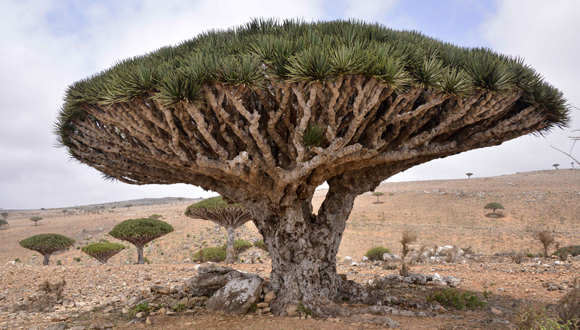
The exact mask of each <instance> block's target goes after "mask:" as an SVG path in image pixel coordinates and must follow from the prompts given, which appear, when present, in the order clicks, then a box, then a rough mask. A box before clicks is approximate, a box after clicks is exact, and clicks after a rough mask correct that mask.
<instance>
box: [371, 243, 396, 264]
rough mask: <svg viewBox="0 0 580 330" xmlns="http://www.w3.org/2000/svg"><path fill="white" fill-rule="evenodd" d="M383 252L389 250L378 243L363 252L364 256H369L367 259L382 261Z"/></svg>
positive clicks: (389, 251)
mask: <svg viewBox="0 0 580 330" xmlns="http://www.w3.org/2000/svg"><path fill="white" fill-rule="evenodd" d="M385 253H391V250H389V249H388V248H386V247H383V246H381V245H379V246H375V247H373V248H371V249H370V250H368V251H367V253H365V257H367V258H369V260H380V261H383V254H385Z"/></svg>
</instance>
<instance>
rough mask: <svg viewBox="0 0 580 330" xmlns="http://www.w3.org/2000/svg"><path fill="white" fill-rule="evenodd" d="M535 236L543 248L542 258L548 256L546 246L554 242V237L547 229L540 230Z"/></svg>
mask: <svg viewBox="0 0 580 330" xmlns="http://www.w3.org/2000/svg"><path fill="white" fill-rule="evenodd" d="M536 238H537V239H538V240H539V241H540V243H541V244H542V247H543V248H544V258H548V256H549V254H548V248H549V247H550V245H552V244H555V243H556V239H555V238H554V236H553V235H552V234H551V233H550V232H549V231H547V230H542V231H541V232H539V233H538V235H537V237H536Z"/></svg>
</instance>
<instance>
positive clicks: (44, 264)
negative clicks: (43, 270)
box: [42, 254, 50, 266]
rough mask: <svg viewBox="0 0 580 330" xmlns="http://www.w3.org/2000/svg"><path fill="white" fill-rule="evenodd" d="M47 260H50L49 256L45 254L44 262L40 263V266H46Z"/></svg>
mask: <svg viewBox="0 0 580 330" xmlns="http://www.w3.org/2000/svg"><path fill="white" fill-rule="evenodd" d="M49 260H50V254H45V255H44V260H43V261H42V265H43V266H48V262H49Z"/></svg>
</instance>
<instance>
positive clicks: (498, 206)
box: [483, 202, 505, 214]
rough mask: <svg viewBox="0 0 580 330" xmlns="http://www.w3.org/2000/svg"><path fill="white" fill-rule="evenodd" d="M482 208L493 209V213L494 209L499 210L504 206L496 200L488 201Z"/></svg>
mask: <svg viewBox="0 0 580 330" xmlns="http://www.w3.org/2000/svg"><path fill="white" fill-rule="evenodd" d="M483 208H484V209H486V210H493V214H495V210H498V209H499V210H503V209H505V207H503V205H501V204H500V203H496V202H493V203H489V204H487V205H486V206H484V207H483Z"/></svg>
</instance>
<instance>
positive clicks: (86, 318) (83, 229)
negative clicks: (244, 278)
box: [0, 170, 580, 329]
mask: <svg viewBox="0 0 580 330" xmlns="http://www.w3.org/2000/svg"><path fill="white" fill-rule="evenodd" d="M377 191H381V192H384V193H385V195H384V196H381V197H380V201H381V203H379V204H377V203H376V202H377V197H376V196H372V195H371V194H370V193H367V194H364V195H362V196H359V197H358V198H357V200H356V202H355V206H354V209H353V212H352V214H351V216H350V218H349V221H348V222H347V229H346V231H345V234H344V236H343V242H342V244H341V247H340V250H339V253H338V256H339V262H338V265H339V266H338V272H339V273H343V274H347V276H348V278H349V279H352V280H355V281H357V282H359V283H363V284H366V283H368V282H369V280H373V279H374V278H376V277H377V276H384V275H388V274H395V273H397V270H386V269H383V267H382V265H379V264H377V265H373V264H371V263H368V262H367V263H365V265H364V266H360V265H359V266H351V265H350V264H347V263H344V262H342V260H343V259H344V257H345V256H350V257H352V258H353V259H354V260H355V261H357V262H359V261H360V259H361V258H362V257H363V255H364V253H365V252H366V251H367V250H368V249H370V248H371V247H373V246H376V245H383V246H385V247H388V248H390V249H391V250H392V251H393V252H394V253H400V250H401V247H400V244H399V243H398V241H399V240H400V237H401V233H402V232H403V230H405V229H412V230H414V231H415V232H416V233H417V234H418V236H419V240H418V242H417V244H416V245H417V246H419V245H425V246H428V247H432V246H443V245H453V246H458V247H461V248H464V249H465V248H467V247H470V248H471V250H473V251H474V253H476V254H475V256H474V257H472V258H470V259H468V260H467V262H466V263H457V264H442V263H437V264H416V265H414V266H412V268H411V272H412V273H439V274H440V275H442V276H445V275H452V276H455V277H458V278H460V279H461V284H460V286H459V289H460V290H468V291H473V292H475V293H476V294H478V296H479V297H480V298H481V299H482V300H486V301H487V303H486V305H485V307H480V308H476V309H474V310H461V311H459V310H454V309H453V308H447V311H446V312H442V313H440V316H439V317H436V318H435V317H426V318H417V317H400V316H392V318H393V319H395V320H396V321H397V322H399V323H401V328H402V329H507V328H509V327H510V326H512V324H505V323H503V321H504V320H507V321H510V322H512V321H513V317H514V314H515V313H517V311H518V309H520V308H522V306H524V305H525V303H526V302H529V301H537V302H539V303H541V304H543V305H548V306H549V304H554V303H556V302H557V300H558V299H559V298H561V297H562V296H563V295H564V294H565V292H566V287H567V285H568V284H569V283H571V282H572V280H573V279H574V277H576V276H578V275H579V274H580V261H567V262H565V263H563V264H557V263H555V262H554V261H555V259H552V260H548V261H545V260H537V259H534V258H526V259H525V260H524V261H523V263H521V264H515V263H513V262H512V261H511V260H510V258H509V257H508V256H507V253H509V252H514V251H518V252H519V251H521V252H525V253H530V254H537V253H540V252H541V251H542V247H541V245H540V244H539V242H538V241H537V240H536V239H535V238H534V237H535V235H536V234H537V232H538V231H540V230H549V231H550V232H552V233H553V235H554V236H555V237H556V240H557V241H558V242H559V243H560V246H566V245H580V171H578V170H549V171H538V172H527V173H518V174H514V175H506V176H500V177H491V178H474V177H472V178H470V179H467V178H466V179H462V180H437V181H417V182H401V183H384V184H382V185H381V186H380V187H379V188H378V189H377ZM325 193H326V191H325V190H319V191H317V193H316V196H315V198H314V199H313V203H314V209H317V207H319V206H320V204H321V203H322V201H323V198H324V195H325ZM490 202H499V203H500V204H502V205H503V206H504V207H505V210H498V211H496V212H501V213H502V214H503V215H504V217H502V218H489V217H486V214H487V213H489V211H488V210H485V209H484V208H483V207H484V206H485V205H486V204H488V203H490ZM189 203H190V202H189V201H175V202H173V203H169V204H162V205H139V206H132V207H123V206H116V207H115V208H114V209H112V208H110V207H102V206H100V207H99V208H96V207H95V208H94V209H93V210H92V211H91V213H89V212H88V211H87V208H67V212H66V216H64V215H63V214H64V213H63V212H62V211H63V210H62V209H51V210H16V211H10V215H9V218H8V222H9V224H10V226H9V227H8V228H7V229H5V230H0V247H1V249H0V262H1V263H0V329H19V328H21V329H29V328H30V327H32V326H40V327H41V328H40V329H43V327H44V326H46V325H49V324H52V323H54V317H53V316H51V315H52V314H50V313H36V314H35V313H25V314H22V313H21V314H18V313H8V312H7V311H4V312H2V307H7V306H10V305H13V304H14V303H17V302H19V301H22V300H26V299H27V297H29V296H30V295H32V294H34V293H35V292H36V288H37V286H38V285H39V284H40V283H42V282H43V281H45V280H50V281H55V280H58V279H61V278H64V279H65V280H66V281H67V287H66V289H65V299H71V300H79V301H83V302H85V303H87V304H88V305H91V304H93V303H94V302H95V301H94V300H100V301H103V300H112V299H123V298H124V297H127V296H128V295H130V294H132V293H135V292H139V291H140V290H141V291H142V290H147V289H148V288H149V287H150V286H152V285H156V283H159V284H160V285H170V284H175V283H183V281H184V280H185V279H187V278H189V277H191V276H194V275H195V271H194V270H193V266H194V264H193V263H192V262H191V254H192V253H193V252H196V251H197V250H199V249H200V248H201V247H204V246H217V245H221V244H225V241H226V233H225V230H223V229H221V230H220V231H219V232H216V231H215V229H214V228H215V227H214V224H213V223H211V222H208V221H203V220H197V219H191V218H188V217H186V216H185V215H184V214H183V212H184V211H185V208H186V207H187V206H188V205H189ZM125 205H126V204H125ZM154 213H156V214H161V215H163V220H165V221H167V222H169V223H170V224H171V225H173V227H174V228H175V232H173V233H171V234H169V235H166V236H164V237H162V238H160V239H158V240H156V241H154V242H152V243H151V244H149V246H148V247H146V248H145V257H146V258H148V260H149V261H150V264H149V265H133V264H134V262H135V261H136V257H137V255H136V251H135V248H134V247H133V246H128V247H129V248H128V249H126V250H125V251H123V252H121V253H120V254H118V255H117V256H115V257H113V258H112V259H111V260H110V261H109V263H108V264H107V265H98V263H97V262H96V261H95V260H94V259H91V258H90V257H89V256H87V255H85V254H83V253H81V251H80V246H82V245H84V244H89V243H92V242H97V241H98V240H99V239H101V238H106V239H108V240H111V241H115V239H113V238H112V237H110V236H108V235H107V232H108V231H109V230H111V229H112V228H113V227H114V226H115V225H116V224H118V223H119V222H121V221H123V220H126V219H131V218H138V217H147V216H149V215H151V214H154ZM33 216H41V217H43V218H44V219H43V220H41V221H39V222H38V226H34V222H32V221H30V220H29V218H30V217H33ZM40 233H59V234H63V235H66V236H69V237H72V238H74V239H75V240H76V241H77V243H76V245H75V247H73V248H71V249H70V250H69V251H65V252H61V253H57V254H54V255H52V257H51V265H50V266H47V267H42V257H41V256H40V255H38V253H34V252H33V251H29V250H26V249H23V248H21V247H20V246H19V245H18V242H19V241H20V240H22V239H24V238H27V237H30V236H32V235H36V234H40ZM237 235H238V236H239V237H240V238H243V239H246V240H256V239H260V238H261V237H260V235H259V233H258V232H257V230H256V228H255V227H254V226H253V224H251V223H249V224H246V225H245V226H244V227H243V228H241V229H239V230H238V231H237ZM77 248H79V249H77ZM550 250H551V251H552V252H553V251H554V250H555V249H554V247H551V248H550ZM255 251H260V252H261V253H262V257H261V258H260V260H255V261H256V262H257V263H256V264H245V263H238V264H235V265H234V268H237V269H241V270H244V271H250V272H254V273H258V274H261V276H262V277H264V278H268V276H269V272H270V264H269V259H268V258H267V256H264V253H263V252H262V251H261V250H257V249H256V250H255ZM79 258H80V259H79ZM16 259H18V262H16V264H15V265H14V266H12V265H7V263H8V262H10V261H13V260H16ZM248 260H249V259H248V252H247V253H245V254H243V255H242V256H240V261H241V262H247V261H248ZM57 262H58V263H60V265H59V266H57ZM549 286H553V287H560V288H561V289H556V290H553V291H548V290H547V287H549ZM434 290H437V289H435V288H433V287H421V286H413V285H411V286H405V287H401V288H394V289H393V293H394V294H395V295H397V296H401V297H406V298H408V299H415V300H417V301H419V300H424V299H426V297H427V296H429V294H430V293H431V292H433V291H434ZM488 292H491V293H492V294H491V295H487V296H488V298H484V297H483V293H488ZM93 305H95V306H97V307H98V306H99V305H98V304H93ZM351 307H353V308H357V307H360V306H351ZM492 308H494V310H495V312H496V313H493V312H492ZM497 311H500V313H497ZM55 312H58V311H55ZM130 320H131V319H129V318H127V316H125V315H122V314H121V313H120V312H118V311H114V312H111V313H103V312H102V311H100V309H99V308H95V311H94V312H87V313H83V312H82V311H79V312H78V313H77V312H71V313H69V318H68V320H67V322H69V326H73V325H84V326H86V327H87V328H88V327H89V326H90V325H95V324H97V325H99V324H101V325H102V324H106V323H112V324H114V328H115V329H202V328H203V329H373V328H380V326H377V325H368V324H364V323H358V324H357V323H346V322H344V320H320V319H298V318H280V317H274V316H271V315H262V316H258V315H251V314H249V315H245V316H241V317H230V316H221V315H216V314H210V313H198V314H189V313H178V314H177V315H175V316H167V315H155V316H152V317H151V318H150V321H152V324H151V325H149V324H145V323H129V322H130Z"/></svg>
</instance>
